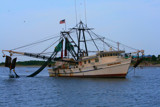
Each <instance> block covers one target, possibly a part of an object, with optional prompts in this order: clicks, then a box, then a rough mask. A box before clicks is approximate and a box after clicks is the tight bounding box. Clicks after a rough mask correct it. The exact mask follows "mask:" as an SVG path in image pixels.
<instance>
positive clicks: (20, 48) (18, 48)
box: [11, 36, 59, 50]
mask: <svg viewBox="0 0 160 107" xmlns="http://www.w3.org/2000/svg"><path fill="white" fill-rule="evenodd" d="M57 37H59V36H56V37H52V38H48V39H45V40H41V41H38V42H35V43H31V44H28V45H24V46H21V47H18V48H14V49H11V50H17V49H21V48H24V47H28V46H31V45H35V44H39V43H42V42H45V41H48V40H51V39H54V38H57Z"/></svg>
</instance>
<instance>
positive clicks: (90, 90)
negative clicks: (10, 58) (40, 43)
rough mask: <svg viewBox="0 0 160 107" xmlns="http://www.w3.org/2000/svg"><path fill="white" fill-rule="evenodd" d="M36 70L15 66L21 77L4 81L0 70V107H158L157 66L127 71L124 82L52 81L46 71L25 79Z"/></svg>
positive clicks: (159, 81)
mask: <svg viewBox="0 0 160 107" xmlns="http://www.w3.org/2000/svg"><path fill="white" fill-rule="evenodd" d="M36 69H38V68H36V67H17V68H16V71H17V73H18V74H19V75H20V76H21V78H18V79H10V78H8V69H7V68H3V67H0V107H2V106H5V107H6V106H8V107H25V106H26V107H50V106H52V107H54V106H56V107H63V106H64V107H71V106H75V107H78V106H80V107H96V106H98V107H99V106H103V107H151V106H153V107H160V67H145V68H143V69H140V68H138V69H136V73H135V75H134V72H130V73H129V74H128V75H127V78H126V79H113V78H112V79H106V78H52V77H48V72H47V69H46V70H44V71H43V72H42V73H40V74H39V75H38V76H36V77H34V78H28V77H25V76H26V75H29V74H31V73H32V72H33V71H35V70H36Z"/></svg>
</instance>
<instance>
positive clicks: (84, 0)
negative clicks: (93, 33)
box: [84, 0, 87, 26]
mask: <svg viewBox="0 0 160 107" xmlns="http://www.w3.org/2000/svg"><path fill="white" fill-rule="evenodd" d="M84 13H85V22H86V26H87V15H86V0H84Z"/></svg>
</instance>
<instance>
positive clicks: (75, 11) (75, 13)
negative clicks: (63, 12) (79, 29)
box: [75, 0, 77, 25]
mask: <svg viewBox="0 0 160 107" xmlns="http://www.w3.org/2000/svg"><path fill="white" fill-rule="evenodd" d="M75 14H76V25H77V2H76V0H75Z"/></svg>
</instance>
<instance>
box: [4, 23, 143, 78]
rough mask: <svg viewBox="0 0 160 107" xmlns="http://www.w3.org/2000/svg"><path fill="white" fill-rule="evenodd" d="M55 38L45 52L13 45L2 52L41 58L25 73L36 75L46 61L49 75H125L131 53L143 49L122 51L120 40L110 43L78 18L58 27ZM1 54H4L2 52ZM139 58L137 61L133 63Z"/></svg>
mask: <svg viewBox="0 0 160 107" xmlns="http://www.w3.org/2000/svg"><path fill="white" fill-rule="evenodd" d="M97 41H98V42H97ZM58 42H59V43H58V44H57V46H56V47H55V49H54V50H53V52H52V53H51V54H50V55H49V56H47V55H44V53H43V52H45V51H46V50H47V49H45V51H43V52H42V53H28V52H17V51H15V50H16V49H17V48H16V49H15V50H14V49H13V50H3V53H4V52H9V53H10V57H11V56H12V55H13V54H21V55H24V56H29V57H34V58H40V59H43V60H45V63H44V64H43V65H42V66H41V67H40V68H39V69H38V70H37V71H35V72H34V73H32V74H31V75H29V76H28V77H33V76H35V75H37V74H38V73H40V72H41V71H42V70H43V69H44V68H45V67H46V66H47V65H50V68H49V69H48V73H49V76H50V77H126V75H127V73H128V69H129V67H130V64H131V60H132V54H133V53H134V54H139V53H144V51H143V50H141V51H139V50H138V51H136V52H132V53H126V52H125V51H124V50H121V49H120V48H119V46H120V43H117V42H116V43H117V44H116V45H117V47H115V46H113V45H110V44H109V43H107V42H106V41H105V38H104V37H102V36H99V35H97V34H96V33H94V32H93V28H89V27H87V25H86V24H84V23H83V22H82V21H80V22H79V24H77V25H76V26H75V27H73V28H71V29H69V30H68V31H61V32H60V36H59V38H58ZM26 46H28V45H26ZM50 47H51V46H50ZM106 47H107V48H106ZM20 48H22V47H20ZM5 56H7V55H5V53H4V57H5ZM140 62H141V61H138V62H137V63H136V64H135V67H136V66H138V64H139V63H140Z"/></svg>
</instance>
